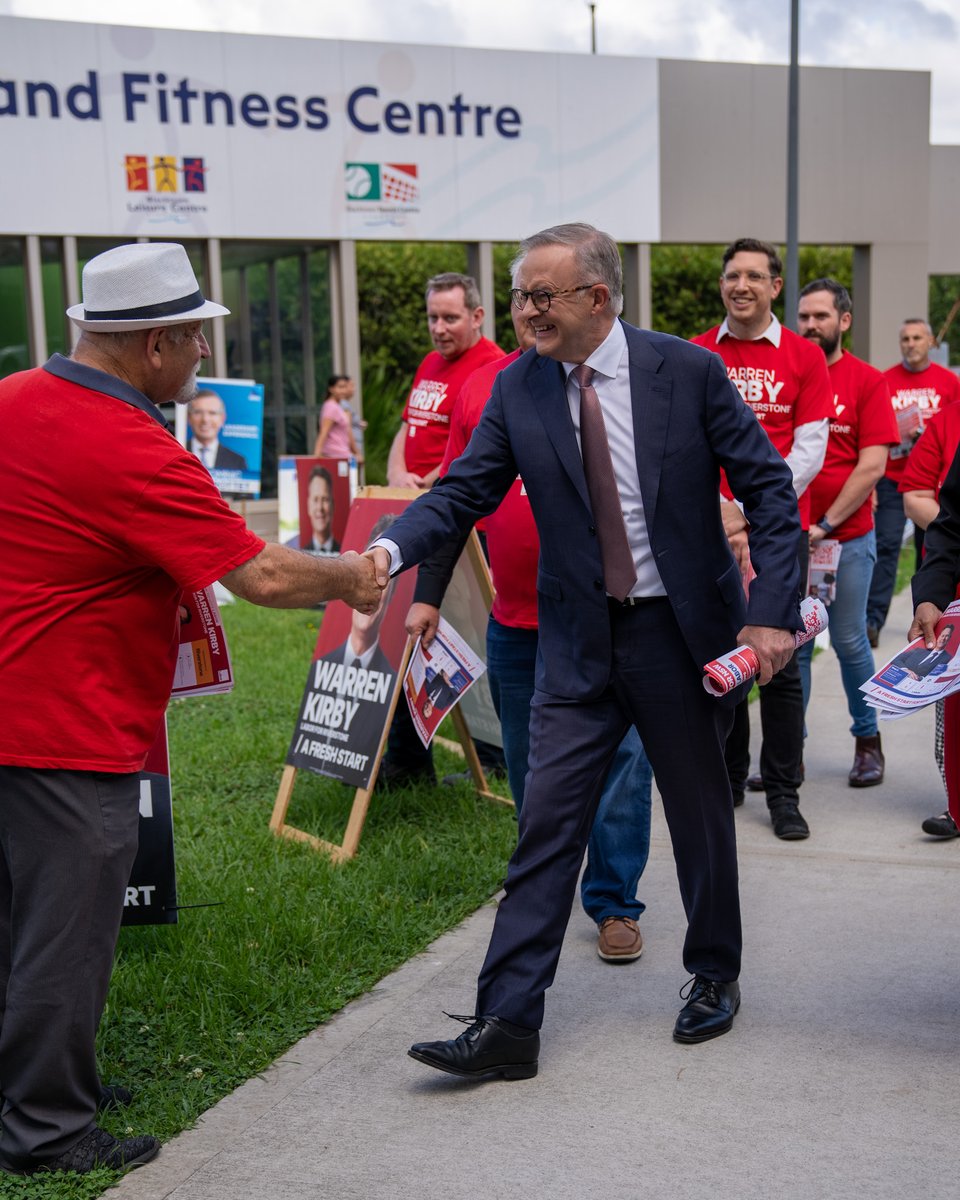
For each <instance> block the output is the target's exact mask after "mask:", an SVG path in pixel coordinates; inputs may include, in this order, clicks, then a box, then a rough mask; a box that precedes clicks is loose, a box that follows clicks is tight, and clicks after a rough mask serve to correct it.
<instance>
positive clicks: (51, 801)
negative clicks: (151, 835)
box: [0, 766, 140, 1165]
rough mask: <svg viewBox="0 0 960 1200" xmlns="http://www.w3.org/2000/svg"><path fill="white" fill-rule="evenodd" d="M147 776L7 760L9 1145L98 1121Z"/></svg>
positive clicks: (4, 1144) (0, 1115)
mask: <svg viewBox="0 0 960 1200" xmlns="http://www.w3.org/2000/svg"><path fill="white" fill-rule="evenodd" d="M139 795H140V788H139V777H138V775H136V774H122V775H115V774H106V773H100V772H93V771H46V770H34V769H32V768H26V767H6V766H0V1005H2V1011H0V1097H2V1109H0V1120H2V1133H0V1155H2V1156H3V1158H4V1159H6V1160H7V1161H8V1162H10V1163H12V1164H13V1165H25V1164H24V1163H23V1161H22V1160H33V1161H36V1160H38V1159H40V1160H42V1159H49V1158H55V1157H56V1156H57V1155H58V1154H62V1153H63V1151H65V1150H68V1149H69V1148H70V1147H71V1146H72V1145H74V1144H75V1143H76V1142H77V1141H79V1140H80V1138H82V1137H83V1136H84V1135H85V1134H86V1133H89V1132H90V1130H91V1129H92V1128H93V1127H94V1124H95V1123H96V1107H97V1099H98V1095H99V1090H100V1080H99V1076H98V1074H97V1065H96V1055H95V1039H96V1033H97V1026H98V1025H99V1024H100V1016H101V1014H102V1012H103V1006H104V1003H105V1001H106V996H107V986H108V984H109V982H110V972H111V970H112V968H113V955H114V950H115V948H116V943H117V935H118V933H119V930H120V919H121V917H122V915H123V901H124V893H125V888H126V884H127V882H128V880H129V878H130V870H131V868H132V866H133V860H134V858H135V856H136V852H137V822H138V813H139Z"/></svg>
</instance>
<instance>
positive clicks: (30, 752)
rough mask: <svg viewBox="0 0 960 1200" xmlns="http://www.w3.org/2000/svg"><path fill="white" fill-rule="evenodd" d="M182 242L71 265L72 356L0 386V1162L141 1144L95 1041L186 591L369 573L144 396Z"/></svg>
mask: <svg viewBox="0 0 960 1200" xmlns="http://www.w3.org/2000/svg"><path fill="white" fill-rule="evenodd" d="M227 311H228V310H227V309H225V308H223V307H222V306H221V305H219V304H215V303H213V302H211V301H208V300H204V298H203V296H202V295H201V292H200V289H199V286H198V284H197V280H196V277H195V276H194V273H193V269H192V267H191V266H190V260H189V258H188V257H187V253H186V251H185V250H184V248H183V247H182V246H180V245H177V244H175V243H164V242H152V243H149V244H147V243H144V244H142V245H127V246H117V247H115V248H114V249H112V250H108V251H107V252H106V253H104V254H101V255H98V256H97V257H96V258H93V259H91V260H90V262H88V263H87V265H86V266H85V267H84V270H83V303H82V304H76V305H73V306H72V307H71V308H70V309H69V310H68V314H67V315H68V316H69V317H70V319H71V320H72V321H74V323H75V324H76V325H77V326H78V327H79V329H80V330H81V335H80V340H79V342H78V343H77V346H76V348H75V349H74V351H73V353H72V354H71V356H70V357H69V358H64V357H62V356H61V355H59V354H54V355H53V356H52V358H50V359H49V360H48V361H47V362H46V363H45V364H44V365H43V366H42V367H37V368H35V369H34V370H30V371H21V372H19V373H18V374H16V375H11V376H9V377H8V378H6V379H4V380H2V381H0V424H2V427H3V438H2V440H0V477H2V478H3V487H2V488H0V558H2V561H3V571H2V572H0V930H2V936H0V1093H2V1095H0V1103H2V1113H3V1139H2V1143H0V1170H2V1171H6V1172H9V1173H12V1174H19V1175H31V1174H33V1173H34V1172H35V1171H38V1170H43V1171H77V1172H79V1173H81V1174H83V1173H88V1172H90V1171H92V1170H95V1169H97V1168H98V1167H108V1168H111V1169H113V1170H125V1169H127V1168H130V1167H134V1166H139V1165H140V1164H141V1163H144V1162H147V1161H149V1160H150V1159H151V1158H153V1157H154V1156H155V1155H156V1153H157V1151H158V1150H159V1148H160V1143H159V1142H158V1141H157V1139H156V1138H154V1137H149V1136H143V1135H141V1136H131V1137H125V1138H123V1139H121V1140H118V1139H117V1138H115V1137H113V1136H112V1135H111V1134H110V1133H108V1132H107V1131H106V1130H105V1129H102V1128H100V1127H99V1126H98V1125H97V1123H96V1116H97V1112H98V1110H99V1109H101V1108H103V1107H106V1106H112V1105H115V1104H117V1103H129V1101H130V1094H129V1092H128V1091H127V1090H126V1089H125V1088H120V1087H103V1086H102V1085H101V1082H100V1079H99V1076H98V1074H97V1062H96V1051H95V1039H96V1033H97V1026H98V1024H99V1022H100V1015H101V1012H102V1011H103V1006H104V1003H105V1001H106V995H107V987H108V984H109V981H110V971H111V968H112V965H113V954H114V948H115V945H116V941H117V934H118V932H119V929H120V919H121V916H122V914H123V902H124V895H125V891H126V884H127V882H128V880H129V878H130V870H131V867H132V866H133V860H134V857H135V855H136V851H137V825H138V820H139V803H140V778H139V772H140V771H141V769H142V768H143V764H144V760H145V758H146V755H147V751H148V750H149V748H150V746H151V744H152V742H153V739H154V737H155V735H156V733H157V729H158V727H159V724H160V722H161V720H162V719H163V714H164V710H165V709H166V706H167V702H168V700H169V699H170V688H171V686H172V684H173V676H174V667H175V665H176V656H177V648H178V646H179V641H180V638H179V628H178V626H179V607H180V597H181V593H182V592H183V591H196V590H198V589H200V588H203V587H207V586H208V585H209V584H211V583H213V582H214V581H215V580H217V579H220V580H222V581H223V582H224V583H225V584H226V586H227V587H228V588H230V590H231V591H233V592H235V593H236V594H237V595H239V596H242V597H243V598H244V599H247V600H250V601H252V602H253V603H255V604H264V605H268V606H270V607H275V608H284V607H286V608H307V607H310V606H312V605H315V604H318V603H319V602H320V601H323V600H333V599H342V600H346V601H347V603H349V604H352V605H354V606H355V607H356V608H358V609H361V610H362V611H364V612H372V611H374V609H375V608H376V607H377V605H378V604H379V600H380V591H381V589H380V588H378V587H377V586H376V582H375V577H374V575H373V573H372V572H371V571H368V570H367V569H366V562H365V560H364V559H363V558H361V557H360V556H359V555H356V554H353V555H347V556H344V557H343V558H326V559H320V558H314V557H312V556H311V555H308V554H302V553H300V552H299V551H296V550H288V549H286V548H285V547H283V546H278V545H275V544H270V543H265V542H264V541H263V539H262V538H259V537H257V535H256V534H254V533H253V532H252V531H251V530H249V529H248V528H247V527H246V525H245V524H244V521H243V519H242V518H241V517H240V516H239V515H238V514H237V513H235V512H233V511H231V509H230V508H229V507H228V505H227V504H226V503H225V501H224V500H223V498H222V497H221V495H220V493H219V492H218V491H217V488H216V485H215V484H214V482H213V480H212V479H211V477H210V474H209V472H208V471H207V469H206V468H205V467H204V466H203V465H202V464H201V462H200V460H199V459H198V458H197V457H196V456H195V455H193V454H191V453H190V452H189V451H188V450H186V449H185V448H184V447H183V446H181V445H180V443H179V442H178V441H177V440H176V438H175V437H174V436H173V433H172V431H171V430H170V428H169V427H168V425H167V422H166V420H165V419H164V417H163V415H162V413H161V412H160V409H159V407H158V405H160V404H165V403H169V402H175V403H178V404H187V403H189V401H190V400H191V399H192V398H193V396H194V395H195V394H196V390H197V372H198V370H199V368H200V364H201V362H202V360H203V359H205V358H209V357H210V348H209V346H208V345H207V341H206V338H205V337H204V335H203V331H202V323H203V321H204V320H206V319H208V318H211V317H221V316H225V315H226V314H227Z"/></svg>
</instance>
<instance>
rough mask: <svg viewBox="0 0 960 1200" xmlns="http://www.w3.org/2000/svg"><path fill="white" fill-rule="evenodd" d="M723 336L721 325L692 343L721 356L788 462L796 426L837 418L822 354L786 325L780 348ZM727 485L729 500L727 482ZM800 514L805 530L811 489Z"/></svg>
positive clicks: (758, 418)
mask: <svg viewBox="0 0 960 1200" xmlns="http://www.w3.org/2000/svg"><path fill="white" fill-rule="evenodd" d="M719 332H720V326H719V325H717V326H715V327H714V328H713V329H708V330H707V332H706V333H701V334H699V335H698V336H697V337H695V338H692V339H691V340H692V341H693V342H695V343H696V345H698V346H706V348H707V349H708V350H713V351H714V353H716V354H719V355H720V357H721V358H722V359H723V361H724V365H725V366H726V368H727V375H728V376H729V377H730V380H731V382H732V383H733V384H734V385H735V387H736V388H737V391H739V393H740V395H741V396H742V397H743V398H744V400H745V401H746V403H747V404H749V405H750V407H751V408H752V409H753V412H754V415H755V416H756V418H757V420H758V421H759V422H760V424H761V425H762V426H763V429H764V432H765V433H766V435H767V437H768V438H769V439H770V441H771V442H772V443H773V448H774V449H775V450H776V451H777V453H778V454H780V455H781V456H782V457H783V458H786V457H787V455H788V454H789V453H790V451H791V450H792V449H793V431H794V430H795V429H796V428H797V426H798V425H809V424H810V423H811V422H812V421H823V420H829V419H830V417H832V416H833V390H832V388H831V387H830V378H829V376H828V375H827V360H826V358H825V357H824V354H823V351H822V350H821V349H820V347H819V346H815V345H814V344H813V343H812V342H809V341H807V339H806V338H802V337H800V335H799V334H797V333H794V332H793V331H792V330H790V329H786V328H783V327H781V329H780V345H779V346H775V345H774V344H773V343H772V342H770V341H767V339H766V338H761V339H760V340H759V341H755V342H754V341H750V342H742V341H740V339H739V338H735V337H731V336H730V335H729V334H728V335H727V336H726V337H724V338H723V339H722V340H721V341H719V342H718V341H717V334H718V333H719ZM723 487H724V494H725V495H727V496H729V495H730V493H729V491H728V490H726V480H725V479H724V480H723ZM799 510H800V519H801V522H802V524H803V528H804V529H806V528H807V526H808V525H809V523H810V502H809V489H808V490H807V491H806V492H804V494H803V495H802V496H801V497H800V500H799Z"/></svg>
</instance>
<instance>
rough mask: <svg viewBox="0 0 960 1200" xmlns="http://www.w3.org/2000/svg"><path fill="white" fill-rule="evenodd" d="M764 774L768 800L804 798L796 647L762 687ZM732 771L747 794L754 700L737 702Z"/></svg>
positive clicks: (804, 544) (803, 567)
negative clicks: (752, 704)
mask: <svg viewBox="0 0 960 1200" xmlns="http://www.w3.org/2000/svg"><path fill="white" fill-rule="evenodd" d="M797 558H798V560H799V563H800V585H801V587H802V588H803V589H804V591H805V590H806V582H807V564H808V562H809V558H810V552H809V541H808V536H807V532H806V530H804V531H803V533H802V534H801V536H800V546H799V548H798V551H797ZM759 705H760V727H761V730H762V732H763V741H762V743H761V745H760V774H761V775H762V776H763V782H764V785H765V786H766V791H767V804H768V805H769V807H770V808H776V807H777V806H778V805H780V804H797V803H799V799H800V796H799V789H800V784H801V782H802V775H801V771H802V767H803V687H802V685H801V681H800V664H799V662H798V661H797V655H796V653H794V655H793V658H791V659H790V661H789V663H787V665H786V666H785V667H784V668H783V670H782V671H779V672H778V673H777V674H776V675H774V677H773V678H772V679H771V680H770V682H769V683H768V684H765V685H764V686H763V687H762V688H761V689H760V698H759ZM726 760H727V771H728V773H729V775H730V787H731V789H732V790H733V792H734V793H735V794H740V795H743V791H744V788H745V787H746V783H747V776H748V774H749V773H750V705H749V703H748V701H746V700H743V701H742V702H741V703H740V704H738V705H737V708H736V712H735V714H734V719H733V728H732V729H731V731H730V736H729V738H728V739H727V749H726Z"/></svg>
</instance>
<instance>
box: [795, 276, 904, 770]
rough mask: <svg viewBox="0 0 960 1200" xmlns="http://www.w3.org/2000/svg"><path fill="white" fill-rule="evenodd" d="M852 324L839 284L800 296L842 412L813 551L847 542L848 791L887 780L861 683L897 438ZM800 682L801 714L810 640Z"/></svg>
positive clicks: (815, 518) (816, 489)
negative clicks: (880, 504)
mask: <svg viewBox="0 0 960 1200" xmlns="http://www.w3.org/2000/svg"><path fill="white" fill-rule="evenodd" d="M852 322H853V305H852V304H851V301H850V294H849V292H848V291H847V289H846V288H845V287H843V286H842V284H839V283H837V282H836V280H834V279H815V280H814V281H813V282H812V283H808V284H807V286H806V287H805V288H803V290H802V291H801V292H800V304H799V309H798V315H797V328H798V329H799V331H800V333H801V335H802V336H803V337H805V338H808V339H809V340H810V341H812V342H816V343H817V344H818V345H819V346H820V348H821V350H822V351H823V353H824V356H825V357H826V360H827V368H828V370H829V372H830V383H831V384H832V386H833V403H834V409H835V415H834V416H833V417H832V418H831V420H830V437H829V439H828V441H827V454H826V458H825V459H824V462H823V468H822V470H821V471H820V474H819V475H818V476H817V477H816V479H814V481H813V483H811V485H810V515H811V518H812V523H811V525H810V549H811V550H813V548H814V547H815V546H816V545H817V544H818V543H820V542H822V541H823V540H824V539H826V538H831V539H836V540H837V541H838V542H839V543H840V564H839V566H838V567H837V573H836V574H837V578H836V594H835V596H834V599H833V601H832V602H831V604H830V645H831V646H832V647H833V649H834V651H835V653H836V655H837V658H838V659H839V660H840V678H841V679H842V681H843V690H844V691H845V692H846V695H847V708H848V710H849V712H850V719H851V721H852V722H853V724H852V725H851V727H850V732H851V733H852V734H853V736H854V738H855V739H856V749H855V753H854V760H853V767H852V768H851V770H850V774H849V777H848V778H849V783H850V786H851V787H873V786H875V785H876V784H878V783H882V782H883V769H884V761H883V751H882V749H881V747H880V734H879V732H878V728H877V710H876V709H875V708H871V707H870V705H869V704H867V702H866V697H865V696H864V694H863V692H861V691H860V685H861V684H862V683H865V682H866V681H867V680H868V679H869V678H870V677H871V675H873V670H874V663H873V655H872V653H871V651H870V643H869V641H868V640H867V593H868V591H869V589H870V579H871V577H872V575H873V563H874V561H875V559H876V536H875V534H874V529H873V512H872V505H871V499H870V497H871V493H872V492H873V489H874V486H875V485H876V483H877V480H878V479H880V478H881V476H882V475H883V471H884V468H885V467H886V464H887V447H888V446H894V445H896V444H897V443H898V442H899V440H900V435H899V434H898V432H897V422H896V418H895V417H894V415H893V409H892V408H891V406H890V393H889V391H888V390H887V384H886V380H885V379H884V377H883V376H882V375H881V374H880V372H879V371H877V370H876V369H875V368H874V367H871V366H870V365H869V364H868V363H865V362H863V361H862V359H859V358H855V357H854V356H853V355H852V354H849V353H847V352H846V351H845V350H844V349H843V345H842V338H843V335H844V333H845V332H846V331H847V330H848V329H849V328H850V325H851V324H852ZM797 657H798V659H799V661H800V677H801V679H802V681H803V707H804V711H806V707H807V704H808V703H809V702H810V662H811V660H812V658H813V643H812V642H808V643H807V644H806V645H805V646H801V647H800V650H799V652H798V654H797Z"/></svg>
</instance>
